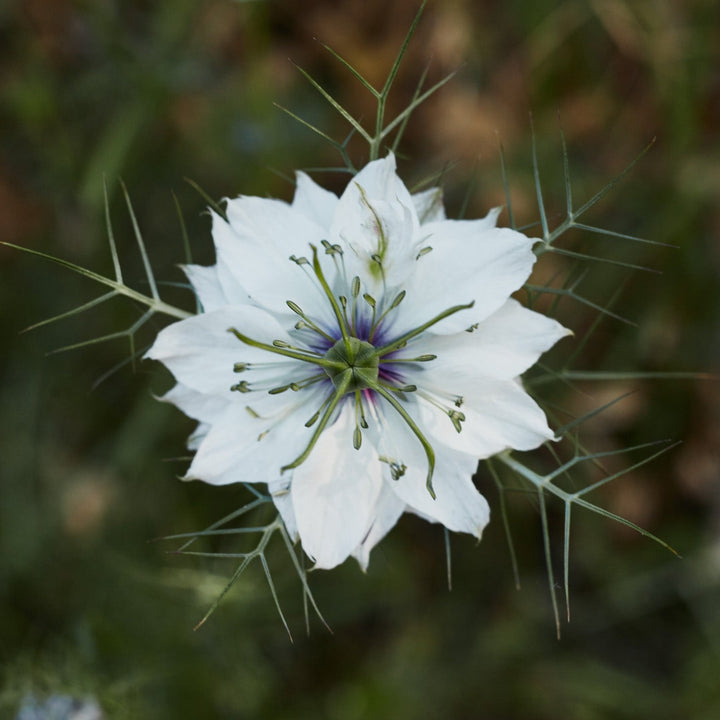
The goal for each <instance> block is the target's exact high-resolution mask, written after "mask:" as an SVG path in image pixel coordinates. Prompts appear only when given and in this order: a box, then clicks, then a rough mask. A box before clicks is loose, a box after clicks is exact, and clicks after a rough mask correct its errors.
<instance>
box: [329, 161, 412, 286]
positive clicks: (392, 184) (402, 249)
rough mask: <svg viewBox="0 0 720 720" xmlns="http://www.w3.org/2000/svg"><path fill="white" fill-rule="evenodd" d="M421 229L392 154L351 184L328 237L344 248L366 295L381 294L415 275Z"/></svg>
mask: <svg viewBox="0 0 720 720" xmlns="http://www.w3.org/2000/svg"><path fill="white" fill-rule="evenodd" d="M419 227H420V225H419V222H418V218H417V212H416V210H415V205H414V202H413V199H412V197H411V196H410V193H409V192H408V190H407V188H406V187H405V185H404V184H403V183H402V181H401V180H400V178H398V176H397V175H396V174H395V158H394V156H393V155H388V157H387V158H385V159H384V160H376V161H375V162H372V163H370V164H368V165H367V166H366V167H365V168H363V170H361V171H360V172H359V173H358V174H357V175H356V176H355V177H354V178H353V179H352V180H351V181H350V183H349V184H348V186H347V188H346V190H345V192H344V193H343V194H342V197H341V198H340V201H339V203H338V205H337V207H336V210H335V216H334V219H333V223H332V225H331V228H330V234H331V238H332V240H333V242H337V243H339V244H340V245H341V247H343V248H344V249H345V255H344V261H345V263H346V265H347V268H348V274H349V275H350V276H351V277H353V276H355V275H357V276H358V277H359V278H360V279H361V280H362V282H363V286H364V292H370V294H371V295H374V296H378V295H379V293H380V292H381V291H382V289H383V288H384V287H386V286H387V287H395V286H396V285H399V284H401V283H402V282H404V280H405V279H406V278H407V276H408V275H409V274H410V273H411V272H412V271H413V262H412V261H413V260H414V258H415V256H416V255H417V252H418V249H419V247H418V243H419V241H420V236H419Z"/></svg>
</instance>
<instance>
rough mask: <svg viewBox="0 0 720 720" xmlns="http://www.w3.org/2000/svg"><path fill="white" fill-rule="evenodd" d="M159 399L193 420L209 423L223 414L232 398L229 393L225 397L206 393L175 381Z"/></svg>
mask: <svg viewBox="0 0 720 720" xmlns="http://www.w3.org/2000/svg"><path fill="white" fill-rule="evenodd" d="M159 399H160V400H162V401H163V402H169V403H172V404H173V405H175V406H177V407H178V408H180V410H182V411H183V412H184V413H185V414H186V415H187V416H188V417H191V418H193V420H199V421H200V422H203V423H209V424H211V423H213V422H215V421H216V420H217V419H218V418H219V417H220V416H222V415H223V413H224V412H225V410H226V409H227V406H228V404H229V402H230V401H231V400H233V399H234V398H233V397H232V396H230V394H229V393H228V395H227V397H226V396H223V395H208V394H207V393H201V392H198V391H197V390H192V389H191V388H189V387H186V386H185V385H183V384H182V383H177V384H176V385H175V387H174V388H172V390H169V391H168V392H166V393H165V394H164V395H163V396H162V397H161V398H159Z"/></svg>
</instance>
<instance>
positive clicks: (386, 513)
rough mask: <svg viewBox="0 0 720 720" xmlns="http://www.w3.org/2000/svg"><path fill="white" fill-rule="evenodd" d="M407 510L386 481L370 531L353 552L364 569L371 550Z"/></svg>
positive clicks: (368, 560)
mask: <svg viewBox="0 0 720 720" xmlns="http://www.w3.org/2000/svg"><path fill="white" fill-rule="evenodd" d="M405 510H407V505H406V504H405V502H404V501H403V500H401V499H400V497H399V496H398V495H397V494H396V493H395V492H393V490H392V488H391V487H390V483H389V482H388V481H385V482H384V483H383V486H382V489H381V490H380V497H379V498H378V500H377V504H376V507H375V511H374V514H375V518H374V519H373V523H372V525H371V527H370V531H369V532H368V533H367V535H366V536H365V538H364V539H363V541H362V543H360V546H359V547H357V548H356V549H355V551H354V552H353V556H354V557H355V559H356V560H357V561H358V563H360V567H361V568H362V569H363V570H367V567H368V563H369V562H370V551H371V550H372V549H373V548H374V547H375V545H377V544H378V543H379V542H380V541H381V540H382V539H383V538H384V537H385V535H387V534H388V533H389V532H390V530H392V529H393V528H394V527H395V523H397V521H398V520H399V519H400V516H401V515H402V514H403V513H404V512H405Z"/></svg>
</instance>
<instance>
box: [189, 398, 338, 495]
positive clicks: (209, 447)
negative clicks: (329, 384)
mask: <svg viewBox="0 0 720 720" xmlns="http://www.w3.org/2000/svg"><path fill="white" fill-rule="evenodd" d="M324 395H325V393H324V391H323V390H322V389H321V388H314V389H312V390H308V391H307V392H306V393H303V395H302V396H299V395H296V394H295V393H288V394H287V397H286V396H285V395H280V396H279V395H270V396H268V395H265V396H264V397H262V396H261V397H260V398H258V399H257V402H255V403H254V404H253V405H252V407H251V410H248V405H246V403H245V402H244V400H245V396H241V397H237V396H236V399H237V402H235V403H231V404H230V405H229V406H228V408H227V409H226V411H225V413H224V414H223V416H222V417H221V418H220V419H219V420H217V421H216V422H215V423H213V425H212V427H211V428H210V430H209V432H208V433H207V435H205V437H204V438H203V440H202V442H201V443H200V445H199V447H198V449H197V452H196V453H195V457H194V458H193V460H192V463H191V464H190V468H189V469H188V471H187V476H186V477H187V478H188V479H198V480H204V481H205V482H209V483H212V484H214V485H227V484H230V483H235V482H270V481H271V480H273V479H274V478H279V477H280V470H281V468H282V467H283V466H284V465H287V464H289V463H291V462H292V461H293V460H295V458H296V457H297V456H298V455H299V454H300V453H301V452H302V451H303V449H304V448H305V447H306V446H307V444H308V442H309V441H310V437H311V434H312V433H311V430H309V429H308V428H306V427H305V425H304V423H305V421H306V420H307V419H308V417H310V415H312V414H313V413H314V412H315V410H316V409H317V407H319V405H320V404H321V403H322V401H323V399H324ZM283 403H284V404H283ZM258 416H259V417H258Z"/></svg>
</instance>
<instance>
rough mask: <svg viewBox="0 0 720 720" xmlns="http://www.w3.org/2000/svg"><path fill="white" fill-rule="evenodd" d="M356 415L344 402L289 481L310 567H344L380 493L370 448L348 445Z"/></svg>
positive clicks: (379, 470)
mask: <svg viewBox="0 0 720 720" xmlns="http://www.w3.org/2000/svg"><path fill="white" fill-rule="evenodd" d="M354 427H355V410H354V408H353V406H352V403H350V402H347V401H346V402H345V404H344V406H343V409H342V411H341V412H340V415H339V417H338V419H337V420H336V422H335V423H334V424H333V426H332V427H330V428H327V429H326V430H325V431H324V432H323V433H322V435H321V436H320V439H319V440H318V442H317V445H316V446H315V448H313V450H312V452H311V453H310V456H309V457H308V459H307V460H306V461H305V462H304V463H303V464H302V465H300V466H299V467H298V468H296V469H295V470H294V472H293V478H292V486H291V487H292V501H293V508H294V510H295V518H296V520H297V527H298V532H299V534H300V538H301V540H302V546H303V549H304V550H305V552H306V553H307V554H308V555H309V556H310V557H311V558H312V559H313V560H314V561H315V567H318V568H326V569H329V568H332V567H335V566H336V565H339V564H340V563H341V562H343V561H344V560H345V559H346V558H347V557H348V556H349V555H350V554H351V553H352V552H353V551H354V550H355V549H356V548H357V547H358V546H359V545H360V544H361V543H362V541H363V538H364V537H365V535H366V534H367V532H368V530H369V529H370V527H371V525H372V522H373V518H374V511H375V507H376V504H377V500H378V496H379V494H380V489H381V487H382V468H381V466H380V463H379V461H378V458H377V454H376V453H375V450H374V448H373V446H372V444H371V443H366V442H364V443H363V444H362V446H361V447H360V449H359V450H355V449H354V448H353V446H352V433H353V429H354Z"/></svg>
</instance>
